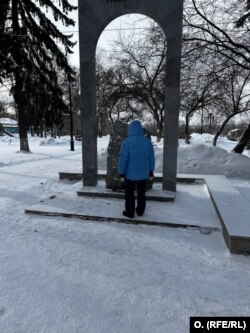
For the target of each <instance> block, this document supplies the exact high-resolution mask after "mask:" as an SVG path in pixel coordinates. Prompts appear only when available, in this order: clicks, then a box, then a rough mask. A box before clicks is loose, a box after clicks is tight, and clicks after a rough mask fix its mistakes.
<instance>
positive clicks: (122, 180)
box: [120, 175, 125, 183]
mask: <svg viewBox="0 0 250 333" xmlns="http://www.w3.org/2000/svg"><path fill="white" fill-rule="evenodd" d="M124 176H125V175H120V180H121V182H122V183H124V182H125V178H124Z"/></svg>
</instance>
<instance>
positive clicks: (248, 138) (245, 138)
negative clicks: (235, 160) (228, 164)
mask: <svg viewBox="0 0 250 333" xmlns="http://www.w3.org/2000/svg"><path fill="white" fill-rule="evenodd" d="M248 142H250V124H248V126H247V128H246V129H245V131H244V133H243V134H242V136H241V138H240V141H239V142H238V143H237V145H236V146H235V147H234V149H233V150H232V152H234V153H238V154H242V153H243V150H244V149H245V147H246V145H247V144H248Z"/></svg>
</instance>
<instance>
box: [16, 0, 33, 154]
mask: <svg viewBox="0 0 250 333" xmlns="http://www.w3.org/2000/svg"><path fill="white" fill-rule="evenodd" d="M12 20H13V35H17V36H18V35H19V22H18V1H17V0H12ZM13 58H14V60H15V62H16V64H17V67H16V68H15V71H14V76H15V91H14V100H15V103H16V105H17V112H18V125H19V137H20V151H25V152H29V151H30V149H29V143H28V134H27V132H28V122H27V113H26V108H25V103H24V96H23V94H22V87H23V79H22V77H21V75H22V70H21V66H20V65H19V64H20V59H21V55H20V48H19V47H17V46H16V47H15V48H14V51H13Z"/></svg>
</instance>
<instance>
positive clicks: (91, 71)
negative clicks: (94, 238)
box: [78, 0, 183, 191]
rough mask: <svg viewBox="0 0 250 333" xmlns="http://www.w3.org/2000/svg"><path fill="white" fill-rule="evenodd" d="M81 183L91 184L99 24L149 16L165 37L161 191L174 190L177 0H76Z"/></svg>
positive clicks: (177, 101) (179, 3)
mask: <svg viewBox="0 0 250 333" xmlns="http://www.w3.org/2000/svg"><path fill="white" fill-rule="evenodd" d="M78 8H79V41H80V73H81V119H82V135H83V140H82V154H83V186H96V184H97V120H96V83H95V75H96V74H95V52H96V45H97V42H98V39H99V36H100V35H101V33H102V31H103V30H104V28H105V27H106V26H107V25H108V24H109V23H110V22H112V21H113V20H114V19H116V18H118V17H119V16H122V15H125V14H142V15H146V16H148V17H150V18H152V19H153V20H155V21H156V22H157V23H158V24H159V25H160V26H161V27H162V29H163V31H164V32H165V35H166V39H167V43H168V48H167V59H166V61H167V74H166V82H165V98H166V104H165V105H166V107H165V121H164V153H163V185H162V188H163V189H164V190H170V191H176V172H177V171H176V170H177V148H178V123H179V120H178V119H179V104H180V96H179V95H180V93H179V92H180V68H181V42H182V14H183V0H174V1H173V0H136V1H135V0H79V7H78Z"/></svg>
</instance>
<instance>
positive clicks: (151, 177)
mask: <svg viewBox="0 0 250 333" xmlns="http://www.w3.org/2000/svg"><path fill="white" fill-rule="evenodd" d="M153 179H154V173H153V171H150V173H149V180H151V181H152V180H153Z"/></svg>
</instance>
